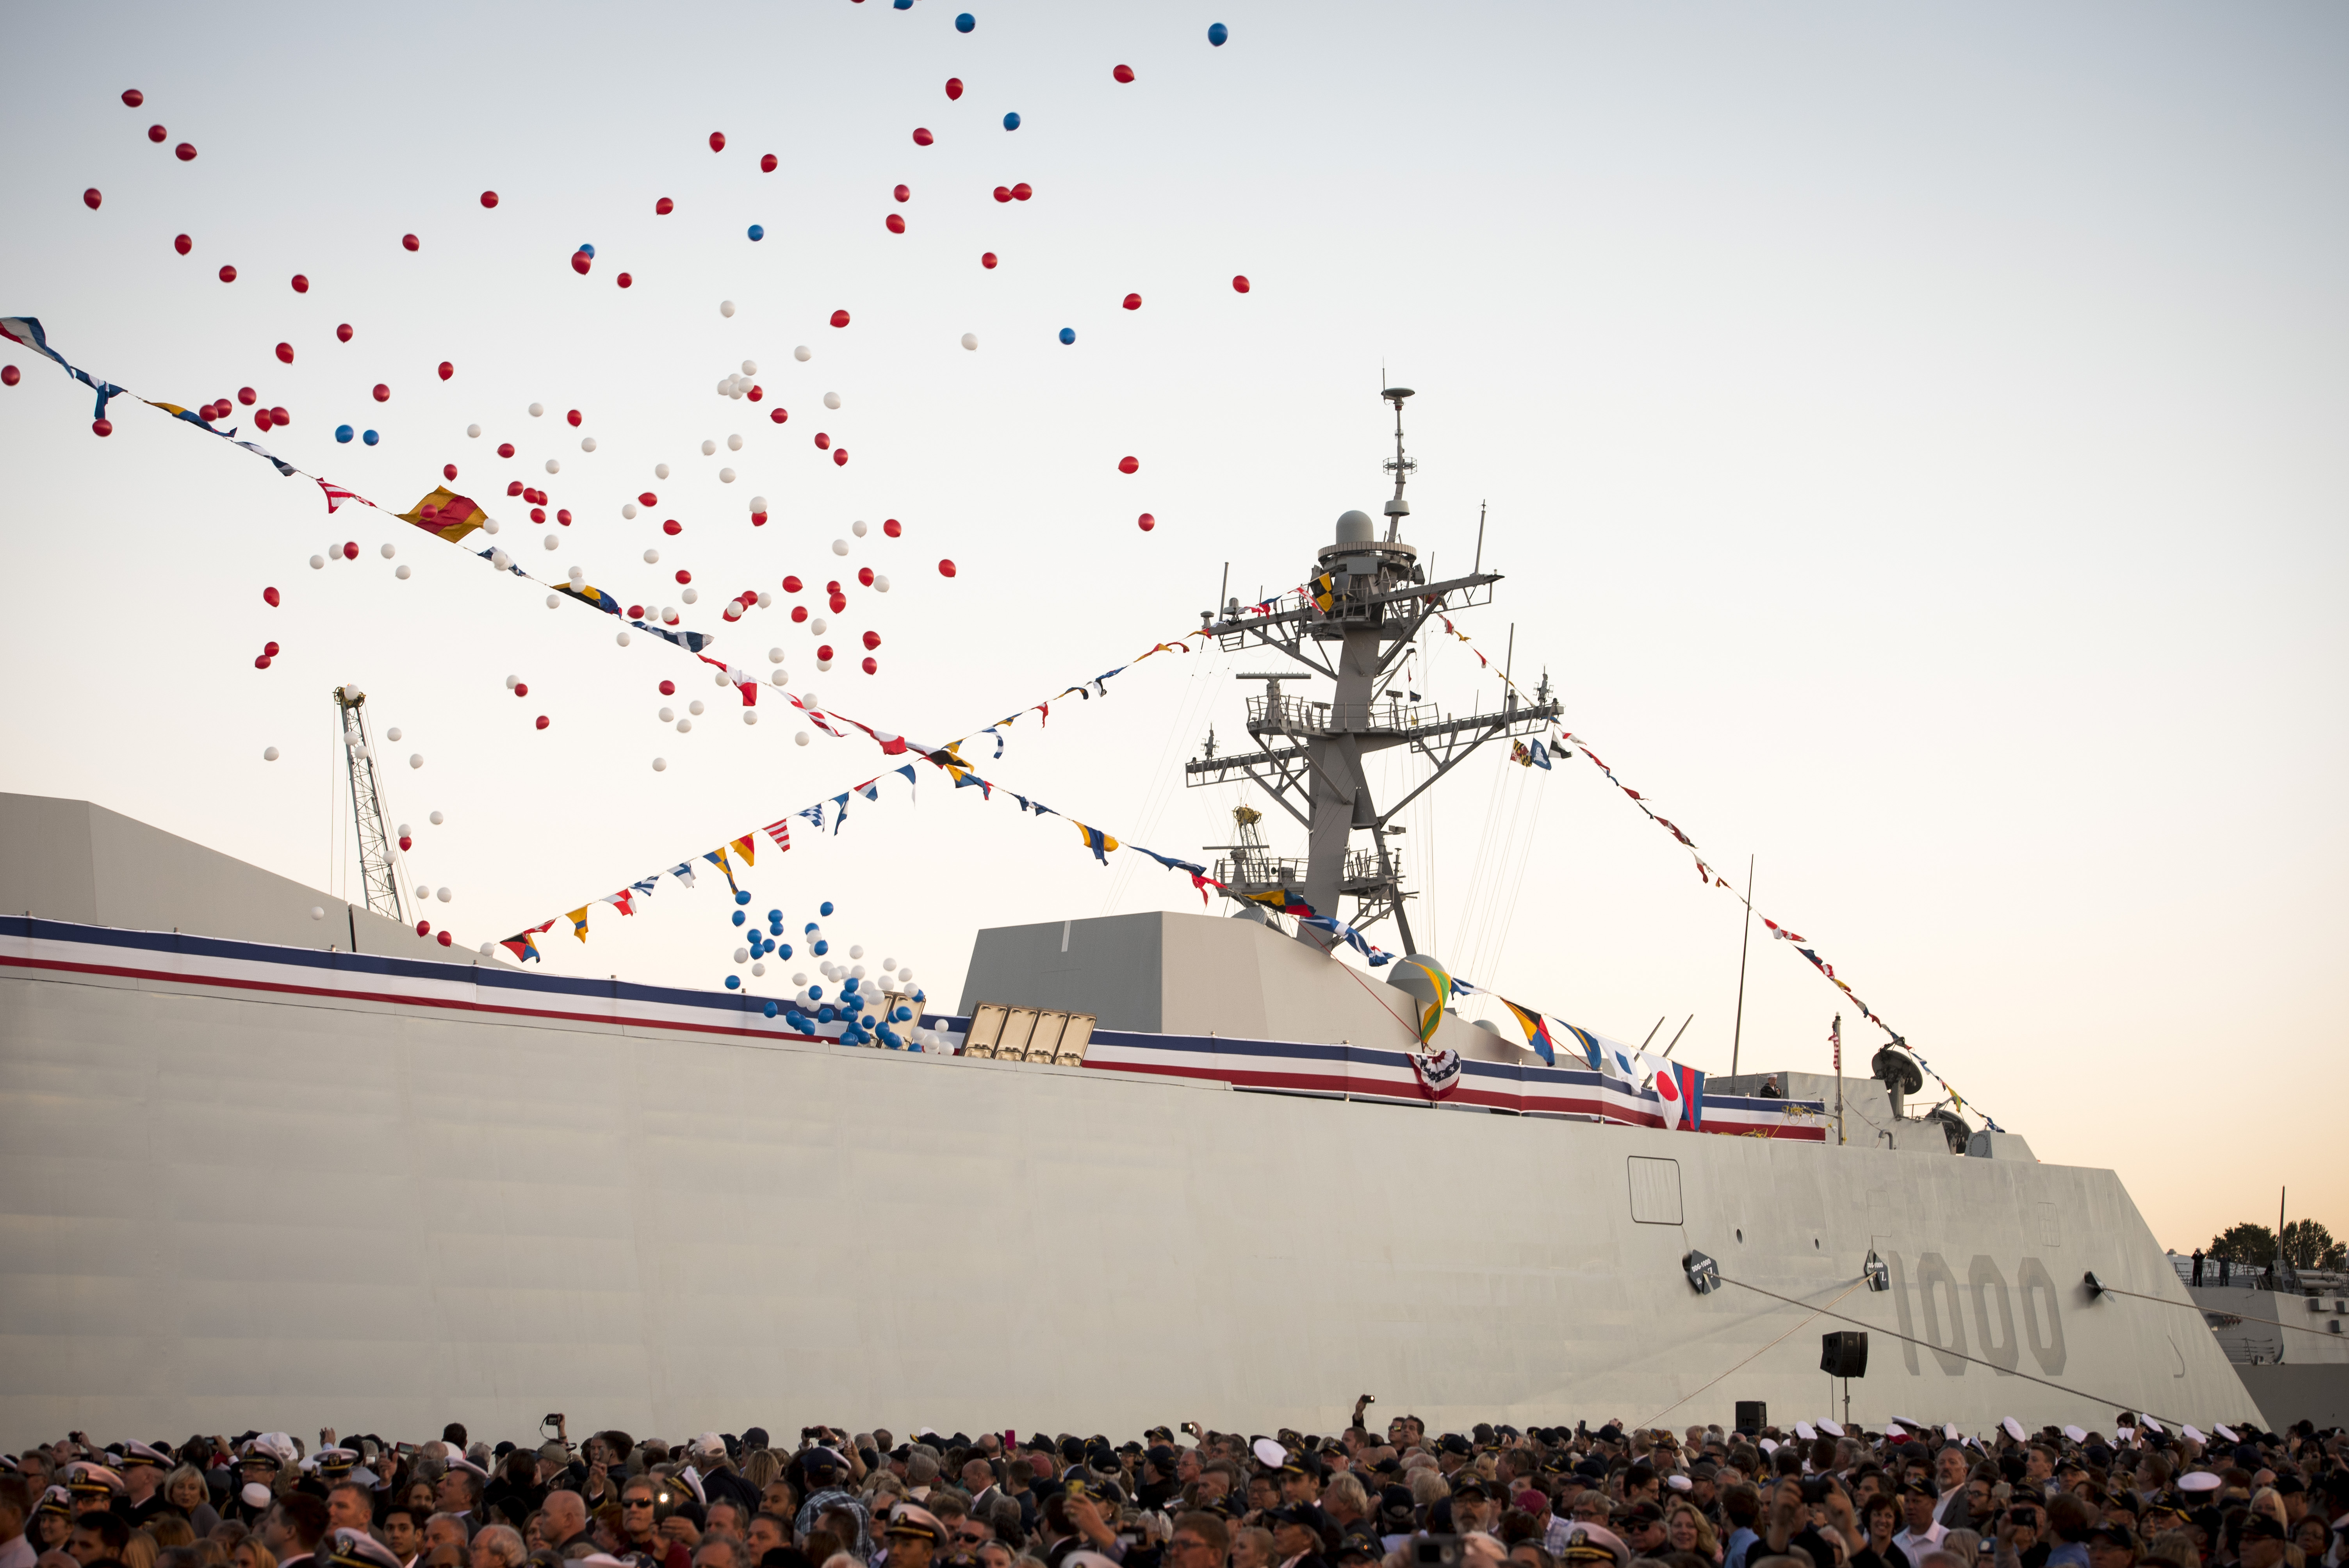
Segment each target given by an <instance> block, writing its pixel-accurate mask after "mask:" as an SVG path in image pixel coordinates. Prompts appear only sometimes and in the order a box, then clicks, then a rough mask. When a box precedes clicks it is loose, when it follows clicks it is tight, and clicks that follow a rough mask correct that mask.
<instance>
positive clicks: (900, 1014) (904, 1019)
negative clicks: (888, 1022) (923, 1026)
mask: <svg viewBox="0 0 2349 1568" xmlns="http://www.w3.org/2000/svg"><path fill="white" fill-rule="evenodd" d="M889 1016H891V1017H893V1018H895V1019H896V1020H897V1022H899V1023H901V1024H905V1023H910V1022H912V1021H913V1016H914V1009H912V1008H911V1007H905V1006H901V1007H899V1008H898V1009H897V1010H896V1011H895V1012H894V1013H892V1014H890V1015H889Z"/></svg>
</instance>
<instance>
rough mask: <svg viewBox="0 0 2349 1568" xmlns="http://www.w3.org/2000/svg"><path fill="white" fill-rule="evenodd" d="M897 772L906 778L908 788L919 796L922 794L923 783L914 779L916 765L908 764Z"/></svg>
mask: <svg viewBox="0 0 2349 1568" xmlns="http://www.w3.org/2000/svg"><path fill="white" fill-rule="evenodd" d="M897 771H898V772H900V773H902V774H904V775H905V784H906V787H907V788H909V789H912V790H913V791H914V792H915V793H916V794H917V795H918V794H920V793H921V789H922V781H921V780H920V779H916V778H915V777H914V765H913V764H912V763H910V762H908V763H906V764H905V766H904V767H903V768H900V769H897Z"/></svg>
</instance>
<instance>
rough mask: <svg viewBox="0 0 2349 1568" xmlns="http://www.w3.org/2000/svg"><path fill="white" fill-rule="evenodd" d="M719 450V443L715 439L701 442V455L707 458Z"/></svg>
mask: <svg viewBox="0 0 2349 1568" xmlns="http://www.w3.org/2000/svg"><path fill="white" fill-rule="evenodd" d="M717 450H718V443H717V442H715V441H704V442H702V443H701V455H702V456H703V457H705V458H706V457H709V456H711V455H712V454H714V453H715V452H716V451H717Z"/></svg>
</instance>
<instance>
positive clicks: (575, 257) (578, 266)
mask: <svg viewBox="0 0 2349 1568" xmlns="http://www.w3.org/2000/svg"><path fill="white" fill-rule="evenodd" d="M594 264H595V257H593V256H591V255H589V254H588V253H586V252H585V251H574V252H572V253H571V270H572V271H573V272H574V273H578V274H579V275H580V276H581V277H583V278H584V277H585V276H586V275H587V269H588V268H589V267H590V266H592V265H594Z"/></svg>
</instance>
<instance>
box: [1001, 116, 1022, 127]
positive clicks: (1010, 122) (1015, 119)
mask: <svg viewBox="0 0 2349 1568" xmlns="http://www.w3.org/2000/svg"><path fill="white" fill-rule="evenodd" d="M1003 129H1006V130H1018V129H1019V115H1018V114H1017V113H1012V114H1007V115H1005V116H1004V117H1003Z"/></svg>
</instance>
